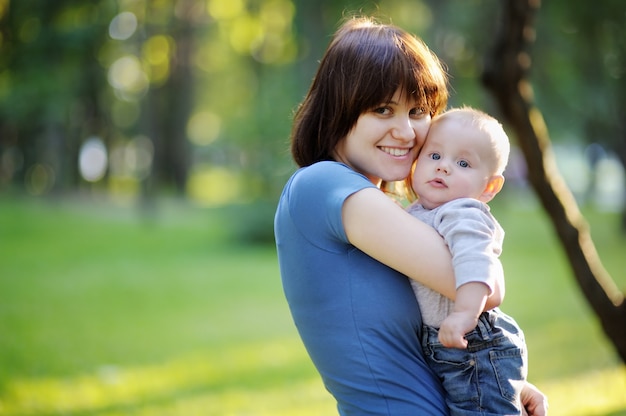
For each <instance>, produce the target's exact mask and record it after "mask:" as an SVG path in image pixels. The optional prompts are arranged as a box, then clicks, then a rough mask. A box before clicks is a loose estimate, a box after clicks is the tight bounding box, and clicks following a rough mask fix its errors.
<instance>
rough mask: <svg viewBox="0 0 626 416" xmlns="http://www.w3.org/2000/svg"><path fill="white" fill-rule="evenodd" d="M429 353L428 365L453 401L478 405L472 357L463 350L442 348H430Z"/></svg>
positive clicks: (474, 365)
mask: <svg viewBox="0 0 626 416" xmlns="http://www.w3.org/2000/svg"><path fill="white" fill-rule="evenodd" d="M430 353H431V354H429V356H428V359H429V360H430V365H431V366H432V368H433V370H434V371H435V373H436V374H437V375H438V376H439V378H440V380H441V383H442V384H443V388H444V389H445V390H446V393H447V394H448V395H449V396H450V397H451V398H453V399H454V400H453V401H454V402H459V403H463V402H464V403H478V402H479V400H480V397H479V391H478V383H477V379H476V377H477V374H476V363H475V361H474V357H473V355H472V354H469V353H467V352H466V351H465V350H460V349H455V348H445V347H443V346H441V347H439V348H437V347H435V348H432V349H431V350H430Z"/></svg>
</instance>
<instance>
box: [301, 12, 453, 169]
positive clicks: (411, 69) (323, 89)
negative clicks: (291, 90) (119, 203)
mask: <svg viewBox="0 0 626 416" xmlns="http://www.w3.org/2000/svg"><path fill="white" fill-rule="evenodd" d="M398 89H401V90H402V92H403V93H405V94H407V96H409V97H411V98H413V99H415V100H416V101H417V102H418V103H419V105H420V106H421V107H423V108H424V109H426V111H428V112H429V113H430V114H431V116H433V115H435V114H437V113H439V112H441V111H442V110H443V109H444V108H445V106H446V103H447V100H448V89H447V77H446V74H445V72H444V70H443V68H442V65H441V63H440V61H439V59H438V58H437V56H436V55H434V54H433V53H432V52H431V51H430V50H429V49H428V47H427V46H426V45H425V44H424V43H423V42H422V41H421V40H419V39H417V38H416V37H414V36H413V35H411V34H409V33H407V32H406V31H404V30H402V29H400V28H398V27H395V26H392V25H384V24H379V23H376V22H374V21H373V20H372V19H370V18H364V17H360V18H351V19H350V20H348V21H347V22H345V23H344V24H343V25H342V26H341V27H340V28H339V30H338V31H337V32H336V33H335V36H334V37H333V39H332V41H331V43H330V45H329V47H328V49H327V50H326V53H325V54H324V57H323V58H322V61H321V63H320V66H319V68H318V70H317V74H316V75H315V78H314V80H313V83H312V84H311V87H310V89H309V91H308V93H307V95H306V97H305V98H304V101H303V102H302V103H301V104H300V106H299V107H298V109H297V110H296V114H295V118H294V124H293V128H292V131H291V153H292V156H293V158H294V160H295V162H296V163H297V164H298V166H301V167H303V166H309V165H311V164H313V163H315V162H319V161H322V160H332V154H333V151H334V149H335V147H336V145H337V143H338V142H339V141H340V140H341V139H343V138H344V137H345V136H346V135H347V134H348V133H349V132H350V130H351V129H352V128H353V127H354V125H355V124H356V121H357V119H358V118H359V116H360V115H361V114H362V113H363V112H365V111H367V110H370V109H372V108H375V107H377V106H380V105H381V104H383V103H387V102H389V100H390V99H391V97H392V96H393V94H394V93H395V92H396V91H397V90H398Z"/></svg>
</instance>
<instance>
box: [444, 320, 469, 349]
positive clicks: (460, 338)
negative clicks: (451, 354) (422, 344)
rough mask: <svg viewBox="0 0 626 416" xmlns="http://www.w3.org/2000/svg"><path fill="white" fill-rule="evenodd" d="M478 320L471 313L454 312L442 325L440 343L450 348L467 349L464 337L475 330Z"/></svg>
mask: <svg viewBox="0 0 626 416" xmlns="http://www.w3.org/2000/svg"><path fill="white" fill-rule="evenodd" d="M477 323H478V319H477V318H476V317H475V316H473V315H472V314H469V313H463V312H452V313H451V314H450V315H448V317H447V318H446V319H444V321H443V322H442V323H441V327H440V328H439V342H441V343H442V344H443V345H444V346H445V347H448V348H461V349H465V348H467V340H466V339H465V338H464V335H465V334H466V333H468V332H469V331H471V330H472V329H474V328H475V327H476V324H477Z"/></svg>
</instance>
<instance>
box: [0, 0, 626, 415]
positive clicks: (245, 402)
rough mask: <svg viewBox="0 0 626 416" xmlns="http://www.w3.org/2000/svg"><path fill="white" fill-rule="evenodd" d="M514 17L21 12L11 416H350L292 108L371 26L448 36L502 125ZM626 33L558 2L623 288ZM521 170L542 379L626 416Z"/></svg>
mask: <svg viewBox="0 0 626 416" xmlns="http://www.w3.org/2000/svg"><path fill="white" fill-rule="evenodd" d="M501 4H502V1H501V0H446V1H440V0H378V1H374V0H361V1H347V0H345V1H341V0H317V1H310V0H228V1H226V0H91V1H81V0H54V1H49V0H0V415H53V414H80V415H96V414H97V415H128V414H141V415H163V414H167V415H195V414H199V415H207V414H208V415H244V414H245V415H274V416H275V415H281V414H283V415H307V414H310V415H319V414H332V413H333V403H332V399H331V398H330V397H329V396H328V395H327V394H326V393H325V392H324V388H323V386H322V385H321V382H320V381H319V379H318V377H317V376H316V373H315V370H314V369H313V368H312V366H311V364H310V362H309V360H308V358H307V356H306V352H305V351H304V350H303V348H302V346H301V344H300V342H299V339H298V337H297V333H296V331H295V328H294V327H293V324H292V322H291V319H290V316H289V312H288V309H287V306H286V304H285V301H284V299H283V296H282V292H281V288H280V279H279V276H278V268H277V263H276V257H275V249H274V247H273V229H272V222H273V213H274V208H275V204H276V201H277V200H278V197H279V195H280V192H281V190H282V186H283V184H284V183H285V181H286V179H287V178H288V177H289V175H290V174H291V173H292V172H293V170H294V169H295V166H294V164H293V162H292V161H291V158H290V154H289V132H290V127H291V118H292V114H293V111H294V109H295V108H296V106H297V105H298V103H299V102H300V100H301V99H302V98H303V97H304V95H305V94H306V91H307V89H308V87H309V84H310V82H311V79H312V77H313V74H314V72H315V70H316V67H317V63H318V61H319V59H320V58H321V56H322V54H323V52H324V50H325V48H326V46H327V44H328V42H329V40H330V37H331V36H332V33H333V32H334V30H335V29H336V28H337V26H338V22H339V21H340V20H341V19H342V17H344V16H349V15H351V14H354V13H359V12H360V13H363V14H367V15H374V16H377V17H378V18H379V20H381V21H382V22H392V23H394V24H396V25H398V26H400V27H402V28H404V29H406V30H408V31H410V32H412V33H414V34H416V35H418V36H420V37H422V38H423V39H424V40H425V41H426V43H427V44H428V45H429V46H430V47H431V49H432V50H433V51H434V52H435V53H436V54H437V55H438V56H439V57H440V58H441V59H442V60H443V61H444V63H445V64H446V66H447V68H448V72H449V74H450V83H451V99H450V106H458V105H463V104H467V105H472V106H476V107H479V108H482V109H484V110H485V111H487V112H489V113H491V114H492V115H494V116H496V117H497V118H501V115H500V114H499V112H498V109H497V107H496V106H495V104H494V102H493V101H492V100H491V97H490V96H489V94H488V92H487V91H486V90H485V89H484V87H483V86H482V84H481V80H480V77H481V72H482V63H483V59H484V57H485V54H486V53H487V52H488V51H489V48H490V47H491V46H492V41H493V38H494V35H495V33H496V29H497V27H498V24H499V22H500V12H501V10H500V9H501ZM625 24H626V3H625V2H623V1H622V0H603V1H596V2H588V1H578V2H571V1H566V0H560V1H559V0H553V1H545V2H543V4H541V8H540V9H539V12H538V14H537V20H536V33H535V39H536V41H535V44H534V45H533V48H532V68H531V71H530V77H531V81H532V84H533V88H534V99H535V103H536V105H537V107H538V108H539V109H540V110H541V112H542V113H543V116H544V118H545V120H546V124H547V126H548V129H549V134H550V138H551V140H552V150H553V152H554V155H555V156H556V160H557V163H558V167H559V170H560V172H561V174H562V175H563V177H564V179H565V181H566V183H567V184H568V186H569V187H570V189H571V191H572V193H573V194H574V196H575V198H576V200H577V201H578V203H579V205H580V207H581V208H582V210H583V212H584V214H585V216H586V217H587V219H588V221H589V223H590V224H591V229H592V235H593V237H594V241H595V243H596V245H597V248H598V251H599V252H600V255H601V257H602V259H603V261H604V262H605V265H606V267H607V269H608V270H609V272H610V274H611V275H612V276H613V278H614V280H615V281H616V283H617V285H618V286H619V287H621V288H624V287H626V276H625V275H624V274H625V273H624V271H625V270H626V259H625V258H624V253H625V252H626V251H625V250H626V239H625V238H624V235H625V234H624V233H625V232H626V209H625V200H626V196H625V195H626V179H625V173H624V166H626V112H625V109H626V82H625V77H626V30H624V27H626V26H625ZM505 127H506V126H505ZM511 139H512V141H513V144H515V140H516V138H515V137H514V136H513V135H511ZM505 175H506V176H507V182H506V186H505V189H504V191H503V192H502V193H501V194H500V195H499V196H498V198H497V200H496V201H494V203H493V207H492V208H493V210H494V212H495V213H496V216H498V218H499V219H500V220H501V222H502V223H503V226H504V228H505V229H506V230H507V246H506V247H505V253H504V254H503V262H504V264H505V270H507V300H506V304H505V306H506V308H505V309H507V311H508V312H510V313H511V314H512V315H513V316H515V317H516V318H517V319H518V320H519V321H520V324H521V325H522V327H523V328H524V329H525V331H526V334H527V341H528V344H529V349H530V354H531V379H532V380H533V381H535V383H536V384H538V385H539V387H541V388H542V389H543V390H544V391H546V392H547V393H550V396H551V399H550V400H551V403H553V411H552V412H551V414H554V415H569V416H571V415H623V414H626V398H625V397H626V369H625V368H624V365H623V363H622V362H621V361H620V360H619V359H618V358H617V356H616V354H615V352H614V350H613V349H612V346H611V345H610V342H608V341H607V339H606V338H605V337H604V336H603V333H602V331H601V329H600V327H599V325H598V322H597V320H596V319H595V317H594V315H593V312H592V311H591V310H590V309H589V307H588V305H587V304H586V302H585V300H584V298H583V296H581V294H580V291H579V289H578V288H577V286H576V284H575V282H574V279H573V278H572V273H571V270H570V269H569V265H568V263H567V259H566V258H565V257H564V255H563V253H562V252H561V249H560V245H559V242H558V240H557V239H556V238H555V236H554V233H553V232H552V227H551V224H550V223H549V220H548V219H547V218H546V216H545V214H544V213H543V212H542V209H541V206H540V204H539V203H538V202H537V201H536V199H535V197H534V195H533V191H532V189H531V188H530V185H529V184H528V183H527V181H526V168H525V163H524V159H523V156H522V155H521V153H520V152H518V151H516V150H515V149H514V150H513V153H512V158H511V162H510V164H509V167H508V168H507V172H506V173H505Z"/></svg>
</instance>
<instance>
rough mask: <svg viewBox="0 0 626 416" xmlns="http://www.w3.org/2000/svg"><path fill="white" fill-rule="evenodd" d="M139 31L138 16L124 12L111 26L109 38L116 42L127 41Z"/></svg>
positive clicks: (113, 20) (112, 21)
mask: <svg viewBox="0 0 626 416" xmlns="http://www.w3.org/2000/svg"><path fill="white" fill-rule="evenodd" d="M136 30H137V16H135V14H134V13H131V12H122V13H120V14H118V15H117V16H115V17H114V18H113V19H112V20H111V23H110V24H109V36H110V37H111V38H112V39H115V40H126V39H128V38H130V37H131V36H132V35H133V33H135V31H136Z"/></svg>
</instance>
